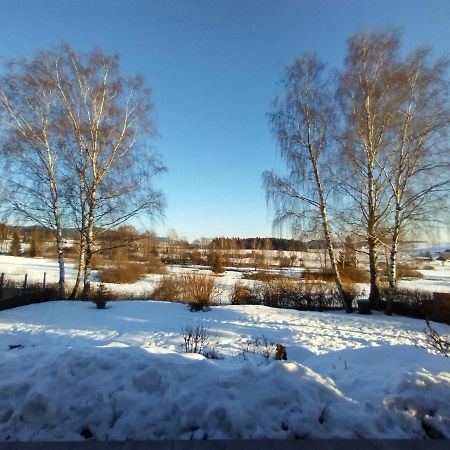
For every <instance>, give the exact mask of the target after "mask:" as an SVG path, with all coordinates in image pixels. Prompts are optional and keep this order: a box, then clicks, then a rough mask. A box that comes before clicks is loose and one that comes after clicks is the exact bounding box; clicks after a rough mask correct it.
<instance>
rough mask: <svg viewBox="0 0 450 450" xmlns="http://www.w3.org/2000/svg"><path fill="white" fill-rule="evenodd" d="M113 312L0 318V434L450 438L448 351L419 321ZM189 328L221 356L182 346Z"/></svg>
mask: <svg viewBox="0 0 450 450" xmlns="http://www.w3.org/2000/svg"><path fill="white" fill-rule="evenodd" d="M109 306H110V307H109V308H108V309H106V310H97V309H95V306H94V305H93V304H91V303H87V302H80V301H77V302H70V301H58V302H50V303H43V304H39V305H30V306H25V307H21V308H16V309H11V310H6V311H1V312H0V355H1V357H0V440H2V441H5V440H9V441H14V440H23V441H28V440H32V441H39V440H83V439H85V437H83V436H86V437H89V436H92V437H93V438H95V439H99V440H125V439H133V440H145V439H191V438H194V439H205V438H207V439H220V438H286V439H290V438H331V437H335V438H375V437H376V438H426V437H430V436H434V437H436V436H445V437H447V438H449V437H450V402H449V398H450V359H449V358H445V357H444V356H439V355H435V354H432V353H429V352H427V351H425V350H423V349H421V348H416V347H415V346H414V343H413V341H417V342H419V343H421V342H423V333H422V330H423V328H424V325H425V324H424V323H423V321H419V320H414V319H407V318H399V317H389V318H387V317H384V316H383V315H372V316H358V315H355V314H352V315H346V314H344V313H311V312H299V311H291V310H280V309H271V308H267V307H263V306H239V307H238V306H221V307H215V308H213V309H212V310H211V311H208V312H197V313H193V312H189V310H188V308H187V307H186V306H185V305H181V304H172V303H161V302H152V301H141V302H139V301H136V302H131V301H123V302H111V303H109ZM198 325H203V326H204V327H206V328H207V329H208V330H209V334H210V336H211V342H210V345H211V346H212V347H214V348H215V352H216V353H218V355H219V357H220V358H221V359H207V358H205V357H204V356H202V355H200V354H188V353H185V352H184V350H183V328H184V327H186V326H192V327H194V328H195V327H197V326H198ZM436 328H437V329H438V330H439V331H441V332H442V331H445V329H446V328H445V326H440V325H437V324H436ZM266 341H267V345H265V342H266ZM271 343H274V344H277V343H278V344H283V345H285V346H286V348H287V361H275V360H273V359H271V358H270V357H269V358H266V357H265V356H264V355H263V354H265V353H270V352H271V351H272V350H273V347H272V345H271Z"/></svg>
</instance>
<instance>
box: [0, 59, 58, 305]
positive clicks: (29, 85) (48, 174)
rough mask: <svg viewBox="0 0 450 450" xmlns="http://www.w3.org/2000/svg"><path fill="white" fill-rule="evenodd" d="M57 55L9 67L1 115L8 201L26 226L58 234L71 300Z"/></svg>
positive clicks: (0, 90)
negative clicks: (53, 78)
mask: <svg viewBox="0 0 450 450" xmlns="http://www.w3.org/2000/svg"><path fill="white" fill-rule="evenodd" d="M53 57H54V56H53V55H52V54H51V53H48V52H41V53H38V54H37V55H36V56H35V57H34V58H33V59H32V60H31V61H25V60H23V61H16V62H11V63H8V64H7V65H6V67H5V73H4V75H3V77H2V79H1V80H0V109H2V110H3V111H4V113H5V114H4V117H5V122H6V124H4V126H5V131H6V132H7V139H6V142H5V143H4V145H3V150H4V155H5V158H4V162H5V163H6V164H7V169H8V170H7V171H6V173H8V176H7V177H8V178H7V179H6V180H4V189H6V190H7V195H6V196H7V200H8V201H9V203H10V204H11V205H12V206H13V211H14V212H15V213H17V214H19V215H20V216H21V217H22V218H24V219H25V220H28V221H31V222H32V223H36V222H37V223H39V224H41V225H43V226H45V227H48V228H50V229H51V230H52V231H53V234H54V237H55V240H56V251H57V256H58V263H59V292H58V295H59V297H60V298H64V295H65V269H64V251H63V215H62V207H63V202H62V199H61V179H60V176H59V175H60V166H61V153H62V149H63V145H64V142H63V140H62V139H61V137H60V136H59V135H58V133H57V131H56V130H55V127H54V122H55V118H56V117H57V116H58V114H59V107H58V104H57V102H56V92H55V86H54V85H53V84H52V83H51V61H52V59H53Z"/></svg>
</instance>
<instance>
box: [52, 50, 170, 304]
mask: <svg viewBox="0 0 450 450" xmlns="http://www.w3.org/2000/svg"><path fill="white" fill-rule="evenodd" d="M59 55H60V57H59V58H58V59H57V60H55V61H54V82H55V84H56V87H57V93H58V98H59V100H60V102H61V105H62V108H63V110H64V116H63V119H62V121H61V123H60V126H61V129H62V130H64V132H65V133H69V130H70V142H71V143H72V147H71V148H70V149H69V151H68V152H67V153H66V155H65V156H66V159H67V161H69V167H71V169H72V170H74V172H75V173H74V174H73V175H71V176H73V180H74V184H73V186H74V188H75V189H73V191H72V192H76V196H75V195H73V196H71V197H70V196H69V198H70V199H71V202H70V204H71V205H72V207H73V208H74V209H73V210H74V212H75V216H76V217H77V218H78V220H77V223H78V227H79V231H80V257H79V273H80V272H84V291H83V294H84V296H85V297H87V298H89V295H90V286H91V269H92V264H91V263H92V255H93V254H94V252H95V251H96V250H97V249H96V248H95V240H96V238H97V237H98V236H99V234H101V233H103V232H104V231H105V230H108V229H111V228H114V227H117V226H119V225H121V224H123V223H125V222H126V221H127V220H129V219H130V218H131V217H134V216H135V215H137V214H141V213H144V212H146V213H148V214H150V216H154V215H156V214H160V213H162V209H163V205H164V199H163V196H162V194H161V193H160V192H159V191H158V190H156V189H155V188H154V187H153V184H152V180H153V177H154V176H155V175H156V174H159V173H160V172H162V171H164V170H165V168H164V166H163V165H162V164H161V163H160V161H159V158H158V155H156V154H155V153H154V152H153V150H152V149H151V148H150V147H149V146H148V138H149V137H151V136H152V135H153V134H154V131H155V130H154V125H153V123H152V121H151V119H150V113H151V111H152V109H153V105H152V103H151V102H150V91H149V89H147V88H146V86H145V83H144V80H143V79H142V78H141V77H135V78H130V79H125V78H123V77H122V76H121V75H120V70H119V59H118V57H117V56H110V55H107V54H105V53H104V52H102V51H101V50H95V51H93V52H90V53H87V54H82V53H77V52H75V51H74V50H73V49H71V48H70V47H69V46H68V45H63V46H62V48H61V49H60V52H59ZM77 289H78V287H77V285H76V286H75V289H74V292H73V293H72V296H75V295H76V294H77Z"/></svg>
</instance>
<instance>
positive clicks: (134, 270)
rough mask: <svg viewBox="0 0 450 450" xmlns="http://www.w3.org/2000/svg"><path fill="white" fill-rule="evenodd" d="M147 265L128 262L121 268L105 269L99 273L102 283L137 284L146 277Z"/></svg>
mask: <svg viewBox="0 0 450 450" xmlns="http://www.w3.org/2000/svg"><path fill="white" fill-rule="evenodd" d="M145 271H146V269H145V265H144V264H140V263H133V262H126V263H123V264H121V265H120V266H119V267H104V268H103V269H100V270H99V271H98V277H99V279H100V281H101V282H102V283H135V282H136V281H139V280H140V279H141V278H142V277H143V276H144V275H145Z"/></svg>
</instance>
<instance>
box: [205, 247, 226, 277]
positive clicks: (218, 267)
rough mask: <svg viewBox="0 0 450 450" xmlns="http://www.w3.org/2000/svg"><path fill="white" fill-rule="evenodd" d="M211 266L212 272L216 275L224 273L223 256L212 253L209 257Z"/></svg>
mask: <svg viewBox="0 0 450 450" xmlns="http://www.w3.org/2000/svg"><path fill="white" fill-rule="evenodd" d="M208 259H209V264H210V265H211V270H212V271H213V272H214V273H223V272H224V270H225V269H224V267H223V258H222V255H221V254H220V253H219V252H212V253H211V254H210V255H209V258H208Z"/></svg>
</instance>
